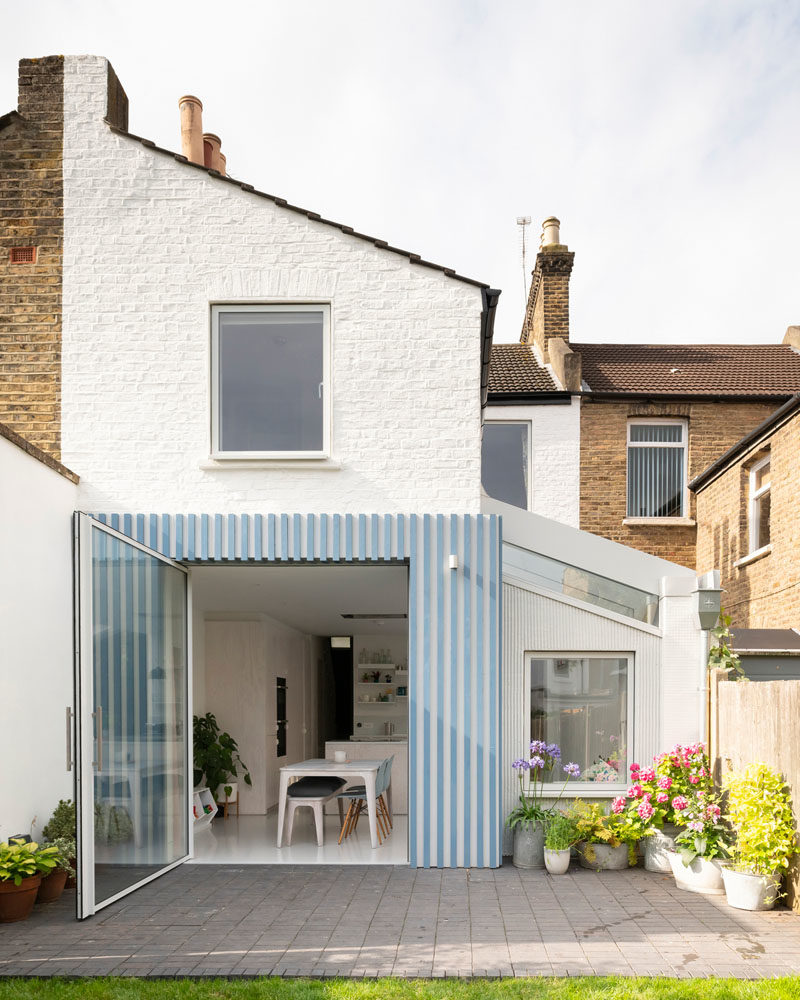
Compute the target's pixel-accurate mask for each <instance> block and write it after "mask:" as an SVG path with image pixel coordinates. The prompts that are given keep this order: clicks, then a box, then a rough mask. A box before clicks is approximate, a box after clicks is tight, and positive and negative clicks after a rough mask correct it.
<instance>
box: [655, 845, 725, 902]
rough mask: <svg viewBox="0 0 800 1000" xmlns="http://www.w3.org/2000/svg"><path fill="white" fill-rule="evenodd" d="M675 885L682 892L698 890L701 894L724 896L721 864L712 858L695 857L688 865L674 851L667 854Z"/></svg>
mask: <svg viewBox="0 0 800 1000" xmlns="http://www.w3.org/2000/svg"><path fill="white" fill-rule="evenodd" d="M667 858H668V860H669V863H670V866H671V869H672V874H673V875H674V876H675V885H676V886H677V887H678V888H679V889H683V890H684V892H699V893H700V894H701V895H703V896H724V895H725V887H724V885H723V884H722V877H723V876H722V871H723V868H722V865H721V864H720V862H719V861H718V860H717V859H716V858H713V859H712V860H711V861H709V860H708V859H707V858H695V859H694V861H693V862H692V863H691V864H690V865H685V864H684V863H683V861H681V856H680V854H678V853H677V852H676V851H670V852H669V853H668V854H667Z"/></svg>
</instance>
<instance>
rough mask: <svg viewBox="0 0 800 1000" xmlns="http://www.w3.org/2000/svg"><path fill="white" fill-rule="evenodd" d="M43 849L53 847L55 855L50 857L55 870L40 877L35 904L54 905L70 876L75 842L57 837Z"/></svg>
mask: <svg viewBox="0 0 800 1000" xmlns="http://www.w3.org/2000/svg"><path fill="white" fill-rule="evenodd" d="M44 846H45V847H54V848H55V849H56V852H57V853H56V854H54V855H52V857H53V860H54V861H55V868H53V869H52V870H51V871H50V872H49V873H48V874H46V875H45V874H43V875H42V881H41V884H40V886H39V893H38V895H37V896H36V902H37V903H55V902H56V900H58V899H60V898H61V893H62V892H63V891H64V888H65V887H66V884H67V879H68V878H69V877H70V876H71V875H72V870H73V869H72V865H73V860H74V858H75V841H74V840H72V839H71V838H68V837H58V838H56V839H55V840H51V841H48V842H47V843H46V844H45V845H44Z"/></svg>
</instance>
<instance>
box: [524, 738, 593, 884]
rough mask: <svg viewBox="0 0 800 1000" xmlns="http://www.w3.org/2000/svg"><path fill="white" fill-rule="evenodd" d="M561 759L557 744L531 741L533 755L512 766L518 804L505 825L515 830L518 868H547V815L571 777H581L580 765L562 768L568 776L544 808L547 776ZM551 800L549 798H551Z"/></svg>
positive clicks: (553, 807)
mask: <svg viewBox="0 0 800 1000" xmlns="http://www.w3.org/2000/svg"><path fill="white" fill-rule="evenodd" d="M560 760H561V749H560V748H559V746H558V744H557V743H544V742H543V741H542V740H532V741H531V743H530V755H529V756H528V757H527V758H523V757H521V758H520V759H519V760H515V761H514V763H513V764H512V765H511V766H512V767H513V768H514V770H515V771H516V772H517V777H518V779H519V789H520V793H519V804H518V805H517V806H515V808H514V809H512V810H511V812H510V813H509V816H508V819H507V820H506V823H507V824H508V826H509V827H510V829H512V830H513V831H514V856H513V862H514V864H515V865H516V867H517V868H544V836H545V824H546V821H547V818H548V816H549V815H550V814H551V813H552V811H553V810H554V809H555V807H556V805H557V804H558V802H559V800H560V798H561V796H562V795H563V794H564V789H565V788H566V787H567V782H568V781H569V779H570V778H579V777H580V773H581V770H580V768H579V767H578V765H577V764H573V763H569V764H564V765H562V769H563V771H564V773H565V774H566V778H565V779H564V784H563V785H562V786H561V790H560V791H559V793H558V795H557V796H555V798H554V799H553V800H552V801H551V802H550V805H549V806H548V807H547V808H546V809H545V807H544V805H543V803H542V798H543V791H544V782H545V778H546V776H548V775H550V774H552V773H553V770H554V768H555V766H556V764H557V763H558V762H559V761H560ZM548 798H549V796H548Z"/></svg>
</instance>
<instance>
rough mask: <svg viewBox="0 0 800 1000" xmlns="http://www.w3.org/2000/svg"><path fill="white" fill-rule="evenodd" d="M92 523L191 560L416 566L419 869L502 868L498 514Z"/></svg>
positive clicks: (413, 777)
mask: <svg viewBox="0 0 800 1000" xmlns="http://www.w3.org/2000/svg"><path fill="white" fill-rule="evenodd" d="M95 516H96V517H97V519H98V520H101V521H107V522H110V523H111V524H112V525H114V526H115V527H117V526H118V530H121V531H122V533H123V534H125V535H127V536H128V537H131V538H135V539H136V540H137V541H140V542H143V543H148V542H149V544H150V545H151V547H152V548H154V549H155V550H156V551H158V552H160V553H161V554H162V555H166V556H171V557H177V558H179V559H182V561H184V562H186V563H189V564H191V563H195V564H198V563H206V564H213V563H217V562H222V563H230V562H245V561H251V562H252V561H255V562H257V563H259V562H260V563H265V564H269V563H272V564H275V563H281V562H285V561H293V562H309V563H325V562H339V561H342V560H345V561H347V562H352V563H365V564H370V563H372V564H386V563H400V562H405V561H407V562H408V566H409V622H408V625H409V692H408V693H409V699H408V701H409V857H410V863H411V865H413V866H418V867H429V866H430V867H465V866H476V867H496V866H498V865H499V864H500V863H501V852H502V831H501V829H500V824H501V822H502V814H501V804H500V795H501V791H502V782H501V779H500V773H499V768H500V766H501V763H502V762H501V761H500V760H499V753H498V748H499V746H500V745H501V744H500V724H501V716H500V712H501V703H502V702H501V698H500V687H499V685H500V656H501V654H502V650H501V639H500V627H501V611H500V601H501V586H500V580H501V565H500V560H501V552H502V545H501V541H502V539H501V522H500V519H499V518H497V517H496V516H494V515H491V516H486V515H478V516H459V515H446V514H435V515H430V514H424V515H417V514H411V515H403V514H384V515H363V514H362V515H351V514H347V515H340V514H333V515H330V514H317V515H314V514H291V515H289V514H280V515H277V516H276V515H275V514H267V515H263V514H252V515H248V514H214V515H208V514H200V515H196V514H188V515H185V514H173V515H156V514H152V515H144V514H136V515H131V514H125V515H123V516H121V517H120V516H119V515H116V514H111V515H105V514H97V515H95ZM451 554H454V555H456V556H457V557H458V561H459V568H458V569H455V570H451V569H450V567H449V556H450V555H451Z"/></svg>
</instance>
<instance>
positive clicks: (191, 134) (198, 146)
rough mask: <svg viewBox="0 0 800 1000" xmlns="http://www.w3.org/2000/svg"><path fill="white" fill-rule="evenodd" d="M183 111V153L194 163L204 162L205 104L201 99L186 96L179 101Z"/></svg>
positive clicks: (189, 95)
mask: <svg viewBox="0 0 800 1000" xmlns="http://www.w3.org/2000/svg"><path fill="white" fill-rule="evenodd" d="M178 107H179V108H180V111H181V152H182V153H183V155H184V156H185V157H186V159H187V160H191V161H192V163H200V164H202V163H203V162H204V157H203V102H202V101H201V100H200V98H199V97H193V96H192V95H191V94H185V95H184V96H183V97H181V99H180V100H179V101H178Z"/></svg>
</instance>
